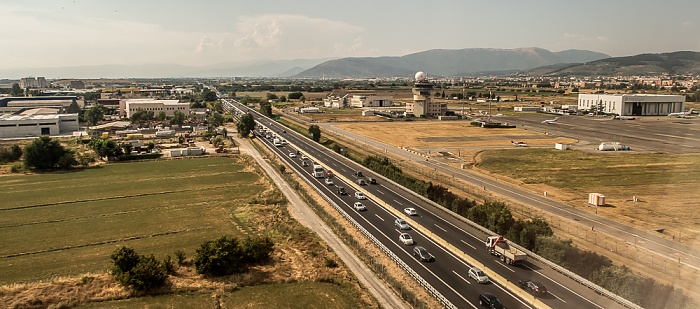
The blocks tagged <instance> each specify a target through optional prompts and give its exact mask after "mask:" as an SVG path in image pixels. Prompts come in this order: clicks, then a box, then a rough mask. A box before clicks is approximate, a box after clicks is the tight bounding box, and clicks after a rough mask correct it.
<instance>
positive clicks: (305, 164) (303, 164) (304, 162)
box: [301, 161, 309, 166]
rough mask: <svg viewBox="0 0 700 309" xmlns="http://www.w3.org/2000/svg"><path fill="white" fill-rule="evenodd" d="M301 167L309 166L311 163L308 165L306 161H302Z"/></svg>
mask: <svg viewBox="0 0 700 309" xmlns="http://www.w3.org/2000/svg"><path fill="white" fill-rule="evenodd" d="M301 166H309V163H307V162H306V161H302V162H301Z"/></svg>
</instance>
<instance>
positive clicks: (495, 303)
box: [479, 293, 504, 309]
mask: <svg viewBox="0 0 700 309" xmlns="http://www.w3.org/2000/svg"><path fill="white" fill-rule="evenodd" d="M479 305H482V306H484V307H487V308H489V309H503V308H504V307H503V304H501V301H500V300H498V297H496V296H493V294H489V293H483V294H481V295H479Z"/></svg>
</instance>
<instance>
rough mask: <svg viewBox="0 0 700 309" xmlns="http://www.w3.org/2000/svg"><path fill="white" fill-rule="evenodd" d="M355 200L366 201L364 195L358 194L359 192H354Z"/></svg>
mask: <svg viewBox="0 0 700 309" xmlns="http://www.w3.org/2000/svg"><path fill="white" fill-rule="evenodd" d="M355 198H357V199H358V200H366V199H367V197H366V196H365V194H364V193H362V192H360V191H357V192H355Z"/></svg>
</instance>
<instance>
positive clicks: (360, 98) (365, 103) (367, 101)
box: [350, 94, 394, 107]
mask: <svg viewBox="0 0 700 309" xmlns="http://www.w3.org/2000/svg"><path fill="white" fill-rule="evenodd" d="M392 105H394V97H392V96H388V95H382V96H379V95H374V94H362V95H353V96H352V98H351V99H350V106H351V107H390V106H392Z"/></svg>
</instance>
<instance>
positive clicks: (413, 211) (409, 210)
mask: <svg viewBox="0 0 700 309" xmlns="http://www.w3.org/2000/svg"><path fill="white" fill-rule="evenodd" d="M403 212H405V213H406V214H407V215H409V216H417V215H418V213H417V212H416V209H415V208H404V209H403Z"/></svg>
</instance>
